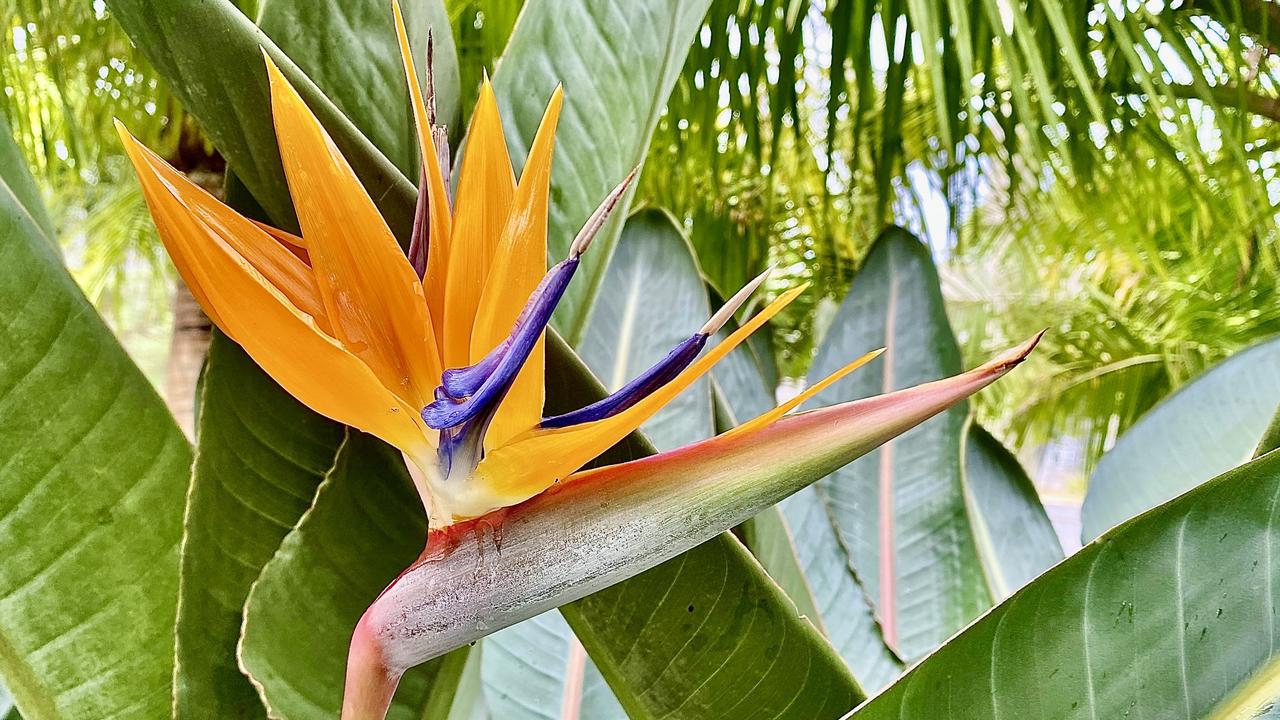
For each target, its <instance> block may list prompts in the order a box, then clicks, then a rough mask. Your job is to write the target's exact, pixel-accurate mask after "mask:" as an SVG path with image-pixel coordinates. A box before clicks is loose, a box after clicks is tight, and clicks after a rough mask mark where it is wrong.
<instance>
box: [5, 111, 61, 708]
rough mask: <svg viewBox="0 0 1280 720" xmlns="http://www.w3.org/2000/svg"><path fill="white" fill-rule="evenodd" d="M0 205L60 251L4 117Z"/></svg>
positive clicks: (20, 152)
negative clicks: (21, 216) (23, 218)
mask: <svg viewBox="0 0 1280 720" xmlns="http://www.w3.org/2000/svg"><path fill="white" fill-rule="evenodd" d="M0 203H3V207H4V208H5V210H6V212H10V213H15V214H19V215H23V216H25V220H26V223H25V225H26V226H27V227H28V228H30V229H31V231H32V232H34V233H35V234H36V235H37V236H38V237H39V238H40V239H41V240H44V241H45V242H46V243H48V244H49V247H51V248H54V249H55V250H57V251H58V252H59V253H60V252H61V251H62V250H61V246H60V245H59V244H58V238H57V233H55V232H54V229H53V221H52V220H50V219H49V213H48V211H46V210H45V207H44V203H43V202H42V201H41V200H40V188H38V187H36V181H35V178H33V177H31V170H30V169H29V168H28V167H27V161H26V159H25V158H24V157H23V156H22V150H21V148H19V147H18V145H17V143H15V142H14V141H13V133H11V132H10V131H9V125H8V124H7V123H6V122H5V120H4V116H3V115H0ZM0 717H3V715H0Z"/></svg>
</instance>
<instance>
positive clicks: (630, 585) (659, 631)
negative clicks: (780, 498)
mask: <svg viewBox="0 0 1280 720" xmlns="http://www.w3.org/2000/svg"><path fill="white" fill-rule="evenodd" d="M561 611H562V612H563V613H564V615H565V617H566V619H568V620H569V624H570V625H571V626H572V627H573V630H574V632H575V633H577V635H578V637H579V638H581V639H582V642H583V644H584V645H586V646H587V648H588V649H589V650H590V651H591V657H592V659H594V660H595V661H596V663H597V664H598V665H599V666H600V669H601V672H603V673H604V676H605V678H606V679H608V680H609V684H610V686H611V687H612V688H613V689H614V691H615V692H616V693H617V695H618V699H619V700H620V701H621V702H622V706H623V707H624V708H626V710H627V713H628V714H629V715H630V716H631V717H664V718H673V719H674V718H689V719H690V720H693V719H695V718H706V717H712V716H718V717H733V718H748V717H751V718H776V717H797V718H836V717H839V716H840V715H841V714H843V713H844V712H846V711H847V710H849V709H850V708H852V707H853V706H854V705H856V704H857V702H858V701H859V700H860V699H861V698H862V693H861V690H860V689H859V688H858V686H857V684H856V683H855V682H854V681H853V678H852V677H850V676H849V674H848V673H849V671H848V668H846V667H845V665H844V663H843V661H841V660H840V658H839V656H838V655H836V653H835V651H834V650H832V649H831V647H830V646H829V645H827V644H826V643H825V642H824V641H823V640H822V638H821V635H820V634H819V633H818V632H817V630H816V629H815V628H814V627H813V626H812V625H811V624H809V623H808V622H807V621H805V620H804V619H803V618H802V617H799V616H798V615H797V612H796V609H795V605H794V604H792V602H791V600H790V599H789V598H787V596H786V595H785V594H784V593H783V592H782V590H781V589H780V588H778V586H777V585H775V584H774V583H773V582H772V581H770V579H769V577H768V576H767V575H766V574H765V572H764V570H763V568H761V567H760V566H759V565H758V564H756V563H755V562H754V561H753V560H752V559H751V558H750V556H749V554H748V553H747V551H746V549H745V548H744V547H742V545H741V544H740V543H738V542H737V541H736V539H734V538H732V536H726V535H721V536H720V537H718V538H716V539H715V540H713V541H712V542H708V543H704V544H702V545H699V546H697V547H695V548H694V549H693V550H690V551H689V552H686V553H684V554H682V555H680V556H679V557H677V558H675V559H674V560H670V561H668V562H666V563H663V564H662V565H659V566H657V567H655V568H653V569H652V570H649V571H647V572H645V573H643V574H641V575H638V576H636V577H635V578H633V579H632V580H631V581H629V582H625V583H621V584H619V585H615V586H613V587H611V588H608V589H606V590H603V591H601V592H597V593H595V594H594V595H591V596H588V597H586V598H584V599H582V600H579V601H578V602H576V603H573V604H571V605H567V606H565V607H564V608H562V610H561Z"/></svg>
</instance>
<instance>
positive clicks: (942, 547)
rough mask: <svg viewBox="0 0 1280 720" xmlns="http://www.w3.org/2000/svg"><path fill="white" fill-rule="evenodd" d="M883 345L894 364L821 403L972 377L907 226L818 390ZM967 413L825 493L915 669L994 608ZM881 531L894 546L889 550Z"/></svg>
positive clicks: (822, 360)
mask: <svg viewBox="0 0 1280 720" xmlns="http://www.w3.org/2000/svg"><path fill="white" fill-rule="evenodd" d="M880 347H884V348H887V350H886V352H885V354H884V355H883V356H881V357H880V358H879V359H877V360H876V361H874V362H872V363H871V364H869V365H868V366H867V367H865V368H862V369H860V370H858V371H857V372H855V373H854V374H853V375H851V376H850V377H849V378H847V379H845V380H842V381H841V382H839V383H837V384H836V385H834V386H832V387H831V388H829V389H828V390H827V391H825V392H823V393H822V394H821V395H819V396H818V398H817V399H816V400H815V402H814V405H815V406H817V405H830V404H834V403H837V402H843V401H846V400H853V399H856V398H863V397H870V396H873V395H879V394H881V393H883V392H886V391H889V390H895V389H899V388H904V387H910V386H912V385H916V384H919V383H922V382H928V381H930V380H936V379H938V378H942V377H947V376H950V375H954V374H956V373H957V372H959V371H960V370H961V361H960V353H959V350H958V348H957V347H956V342H955V338H954V337H953V336H952V334H951V328H950V325H949V324H948V322H947V318H946V313H945V310H944V308H943V303H942V293H941V290H940V289H939V287H938V278H937V272H936V270H934V267H933V263H932V260H931V259H930V257H929V251H928V248H927V247H925V246H924V245H923V244H922V243H921V242H920V241H919V240H917V239H916V238H914V237H912V236H911V235H910V234H909V233H907V232H906V231H904V230H900V229H896V228H894V229H890V230H888V231H886V232H885V233H884V234H882V235H881V237H880V238H879V239H878V240H877V241H876V243H875V245H874V246H873V247H872V249H871V252H870V254H869V255H868V256H867V259H866V262H865V263H864V265H863V267H862V269H861V270H860V271H859V272H858V275H857V276H856V277H855V279H854V282H853V287H852V289H851V290H850V292H849V295H848V297H847V299H846V300H845V301H844V303H843V304H842V305H841V307H840V310H839V311H838V313H837V316H836V319H835V321H834V322H833V323H832V325H831V328H830V330H829V331H828V333H827V336H826V339H825V340H824V341H823V344H822V347H821V348H820V349H819V350H818V354H817V356H816V358H815V359H814V362H813V367H812V369H811V370H810V372H809V382H810V383H814V382H817V381H818V380H820V379H822V378H823V377H825V376H827V375H828V374H830V373H831V372H834V371H835V370H836V369H838V368H839V367H841V366H843V365H844V364H845V363H847V362H849V361H850V360H852V359H853V358H856V357H858V356H860V355H862V354H863V353H866V352H869V351H871V350H875V349H876V348H880ZM965 413H966V409H965V405H963V404H961V405H957V406H956V407H954V408H952V409H951V410H948V411H947V412H945V413H942V414H941V415H940V416H938V417H936V418H933V419H932V420H929V421H928V422H925V423H924V424H922V425H921V426H920V427H917V428H915V429H914V430H911V431H908V432H907V433H904V434H903V435H902V436H901V437H899V438H896V439H894V440H892V441H891V442H889V443H887V444H886V445H885V446H884V447H882V448H880V449H878V450H876V451H873V452H871V453H870V454H868V455H867V456H865V457H862V458H859V459H858V460H855V461H854V462H852V463H850V464H849V465H848V466H846V467H844V468H843V469H841V470H839V471H837V472H836V473H834V474H833V475H831V476H829V477H827V478H825V479H823V480H821V481H819V483H818V485H817V487H818V489H819V490H820V491H821V494H822V497H823V498H824V499H825V500H826V502H827V509H828V511H829V513H830V516H831V520H832V523H833V524H834V526H835V528H836V531H837V536H838V538H839V540H840V544H841V545H842V546H843V547H844V549H845V550H846V551H847V553H848V557H849V561H850V567H851V568H852V570H853V571H854V572H855V573H856V574H857V576H858V578H859V579H860V580H861V582H862V583H863V585H864V586H865V588H866V590H867V595H868V596H869V597H870V599H871V602H872V603H873V606H874V607H875V610H876V615H877V617H878V618H879V620H880V623H881V625H882V627H884V634H885V637H886V639H887V640H888V641H889V644H890V646H891V647H893V648H894V649H895V650H897V651H898V652H899V653H900V654H901V655H902V656H903V657H904V658H905V659H907V660H914V659H916V658H919V657H920V656H922V655H924V654H925V653H927V652H929V651H930V650H932V649H933V648H934V647H936V646H937V645H938V644H939V643H941V642H942V641H943V640H945V639H946V638H947V637H948V636H950V635H951V634H952V633H954V632H955V631H956V630H958V629H959V628H960V627H962V626H963V625H964V624H965V623H966V622H968V621H969V620H970V619H972V618H973V617H974V616H976V615H977V614H978V613H979V612H981V611H982V610H983V609H985V608H986V607H987V606H988V605H990V603H991V595H990V592H989V591H988V589H987V587H986V585H985V582H984V579H983V575H982V567H981V564H980V562H979V558H978V552H977V548H976V547H975V545H974V542H973V531H972V528H971V527H970V524H969V519H968V517H967V515H966V513H965V502H964V489H963V486H962V477H961V476H962V469H961V454H960V444H961V440H962V432H963V429H964V421H965ZM886 491H887V493H888V495H887V496H886V495H885V493H886ZM886 509H887V510H889V511H888V512H885V510H886ZM882 534H884V535H887V536H888V537H889V538H890V540H889V542H888V543H887V545H886V544H885V543H882V541H881V537H882Z"/></svg>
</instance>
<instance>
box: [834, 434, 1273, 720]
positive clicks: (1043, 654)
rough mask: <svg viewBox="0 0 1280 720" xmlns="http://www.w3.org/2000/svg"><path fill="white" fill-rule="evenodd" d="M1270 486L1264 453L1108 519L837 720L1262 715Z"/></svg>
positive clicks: (1269, 672) (1269, 592) (1269, 668)
mask: <svg viewBox="0 0 1280 720" xmlns="http://www.w3.org/2000/svg"><path fill="white" fill-rule="evenodd" d="M1277 498H1280V453H1276V452H1272V453H1269V454H1268V455H1265V456H1263V457H1262V458H1259V459H1258V460H1255V461H1253V462H1251V463H1249V464H1247V465H1245V466H1243V467H1240V468H1237V469H1235V470H1232V471H1230V472H1228V473H1226V474H1224V475H1222V476H1219V477H1218V478H1216V479H1214V480H1211V481H1209V482H1206V483H1204V484H1202V485H1200V486H1198V487H1196V488H1194V489H1193V490H1191V491H1189V492H1187V493H1186V494H1184V495H1182V496H1180V497H1178V498H1176V499H1174V500H1172V501H1170V502H1169V503H1166V504H1164V505H1161V506H1159V507H1157V508H1155V509H1152V510H1150V511H1148V512H1146V513H1144V514H1142V515H1140V516H1138V517H1137V518H1134V519H1133V520H1131V521H1128V522H1126V523H1124V524H1122V525H1120V526H1119V527H1117V528H1115V529H1114V530H1112V531H1110V532H1108V533H1106V534H1105V535H1103V536H1102V537H1100V538H1099V539H1097V540H1095V541H1094V542H1092V543H1090V544H1089V545H1087V546H1085V547H1084V549H1082V550H1080V551H1079V552H1077V553H1076V554H1074V555H1072V556H1071V557H1069V558H1067V559H1066V560H1065V561H1064V562H1062V563H1061V564H1060V565H1058V566H1057V567H1055V568H1053V569H1051V570H1049V571H1048V572H1047V573H1046V574H1045V575H1043V576H1041V577H1040V578H1039V579H1037V580H1036V581H1034V582H1032V583H1031V584H1030V585H1027V586H1025V587H1024V588H1022V589H1021V590H1019V591H1017V592H1016V593H1014V594H1013V595H1012V596H1011V597H1010V598H1009V599H1008V600H1006V601H1004V602H1003V603H1001V605H1000V606H999V607H997V608H995V609H994V610H992V611H991V612H990V613H988V614H987V615H985V616H983V617H982V619H981V620H979V621H978V622H976V623H974V624H973V625H972V626H971V627H969V628H967V629H966V630H965V631H964V632H962V633H961V634H960V635H958V636H957V637H956V638H955V639H953V640H951V641H950V642H948V643H947V644H946V645H945V646H943V647H942V648H941V649H940V650H938V651H937V652H936V653H934V654H933V655H931V656H930V657H928V658H927V659H925V660H924V661H923V662H921V663H920V664H919V665H918V666H917V667H915V668H914V669H912V670H911V671H910V672H908V673H907V674H906V675H905V676H904V677H903V678H902V679H901V680H899V681H898V682H896V683H895V684H894V685H893V686H892V687H890V688H889V689H888V690H887V691H885V692H884V693H883V694H882V695H880V696H878V697H876V698H875V699H873V700H871V701H870V702H868V703H867V705H866V706H865V707H863V708H862V709H860V710H859V711H858V712H856V713H854V714H853V717H854V718H856V720H875V719H876V718H900V717H904V716H905V717H939V716H945V717H951V718H957V719H962V718H984V719H985V718H998V717H1006V718H1013V717H1025V716H1036V717H1044V718H1115V717H1142V718H1170V717H1193V718H1254V717H1265V713H1266V712H1267V710H1268V708H1270V707H1271V705H1272V703H1273V702H1274V699H1275V697H1276V696H1277V695H1280V692H1278V690H1280V662H1277V657H1278V656H1280V632H1277V628H1276V623H1277V620H1276V613H1275V607H1276V602H1277V596H1278V595H1280V587H1277V582H1276V578H1280V565H1277V559H1278V558H1280V553H1276V552H1275V551H1274V550H1275V548H1274V544H1275V542H1276V526H1277V525H1276V523H1277V519H1276V518H1277V508H1278V507H1280V505H1278V504H1277Z"/></svg>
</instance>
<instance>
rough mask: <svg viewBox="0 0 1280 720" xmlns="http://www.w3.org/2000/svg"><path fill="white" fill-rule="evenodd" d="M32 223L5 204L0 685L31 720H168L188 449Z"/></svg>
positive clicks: (16, 175) (14, 174) (0, 251)
mask: <svg viewBox="0 0 1280 720" xmlns="http://www.w3.org/2000/svg"><path fill="white" fill-rule="evenodd" d="M9 143H10V139H9V133H8V129H7V128H5V127H4V126H3V124H2V123H0V146H4V147H6V149H5V150H4V151H3V152H0V157H9V158H13V157H16V152H15V151H13V150H12V148H11V147H8V144H9ZM0 177H3V178H5V179H6V180H5V184H6V185H8V186H9V187H10V188H14V187H19V186H20V185H21V183H22V182H23V180H22V178H26V177H27V175H26V171H25V169H24V168H23V167H22V166H21V165H10V164H5V165H2V166H0ZM9 178H13V180H9ZM28 200H30V198H28ZM42 216H43V213H42V212H39V211H36V210H33V208H32V207H28V206H25V205H23V204H21V202H20V196H19V195H17V194H14V193H11V192H10V193H6V192H0V267H3V268H4V269H5V271H4V272H3V273H0V318H3V323H0V326H2V329H0V458H3V461H0V556H3V557H4V558H5V559H6V562H5V563H4V564H3V565H2V566H0V676H2V677H3V681H4V684H5V685H6V686H7V687H8V688H9V691H10V692H11V693H13V696H14V698H15V700H16V702H17V704H18V705H20V706H21V708H22V710H23V713H24V715H25V716H26V717H27V718H29V719H33V720H34V719H40V718H105V717H121V718H147V719H150V718H157V717H164V716H167V715H168V713H169V706H170V702H171V701H170V693H169V685H170V678H171V675H172V673H173V618H174V599H175V597H176V596H177V585H178V541H179V537H180V534H181V522H182V501H183V496H184V494H185V491H186V486H187V478H188V473H189V468H190V465H191V448H190V446H189V445H188V444H187V441H186V438H184V437H183V435H182V432H181V431H180V430H179V429H178V427H177V425H175V424H174V422H173V418H172V417H170V415H169V412H168V410H167V409H166V408H165V405H164V403H163V402H162V401H161V400H160V398H159V396H157V395H156V393H155V391H154V390H153V389H152V387H151V386H150V384H148V382H147V380H146V379H145V378H144V377H143V376H142V373H141V372H139V371H138V368H137V367H136V366H134V364H133V363H132V362H131V361H130V360H129V358H128V356H127V355H125V352H124V350H123V349H121V347H120V345H119V344H118V343H117V342H116V339H115V337H114V336H112V334H111V331H110V330H108V329H107V327H106V326H105V325H103V323H102V321H101V320H100V319H99V317H98V315H97V313H95V312H94V310H93V308H92V307H91V306H90V305H89V302H88V301H87V300H86V299H85V297H84V295H83V294H82V293H81V292H80V289H79V288H78V287H77V286H76V284H75V281H74V280H72V279H71V276H70V275H69V274H67V271H66V270H65V269H64V268H63V267H62V263H61V261H60V259H59V257H58V255H57V251H56V249H55V248H54V246H53V245H52V244H51V243H50V242H49V235H48V233H47V232H46V231H47V227H42V226H41V225H42V223H41V221H40V220H37V219H36V218H37V217H42Z"/></svg>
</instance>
